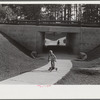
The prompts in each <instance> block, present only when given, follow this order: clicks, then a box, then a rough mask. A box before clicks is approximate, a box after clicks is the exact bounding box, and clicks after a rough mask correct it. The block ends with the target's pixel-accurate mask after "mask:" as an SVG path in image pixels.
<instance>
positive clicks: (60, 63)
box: [0, 59, 72, 85]
mask: <svg viewBox="0 0 100 100" xmlns="http://www.w3.org/2000/svg"><path fill="white" fill-rule="evenodd" d="M56 66H57V68H58V71H55V70H53V71H52V72H49V71H48V68H49V67H50V62H49V63H48V64H47V65H44V66H43V67H40V68H38V69H35V70H32V71H30V72H26V73H23V74H20V75H18V76H15V77H12V78H9V79H7V80H4V81H1V82H0V84H34V85H52V84H54V83H56V82H57V81H58V80H60V79H61V78H62V77H63V76H65V74H67V73H68V72H69V71H70V69H71V68H72V63H71V60H68V59H57V62H56Z"/></svg>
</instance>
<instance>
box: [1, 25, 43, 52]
mask: <svg viewBox="0 0 100 100" xmlns="http://www.w3.org/2000/svg"><path fill="white" fill-rule="evenodd" d="M0 31H1V32H4V33H5V34H6V35H8V36H10V37H11V38H12V39H14V40H16V41H17V42H18V43H20V44H21V45H23V46H24V47H26V48H27V49H29V50H35V51H38V52H41V51H42V47H43V46H42V45H43V42H42V41H43V39H42V35H41V33H40V32H38V31H37V28H35V27H33V26H30V25H27V26H25V25H0Z"/></svg>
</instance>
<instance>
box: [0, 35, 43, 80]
mask: <svg viewBox="0 0 100 100" xmlns="http://www.w3.org/2000/svg"><path fill="white" fill-rule="evenodd" d="M38 62H39V63H40V64H39V63H38ZM38 62H37V60H36V59H35V60H33V59H32V58H31V57H29V56H27V55H26V54H25V53H23V52H22V51H20V49H18V48H17V47H16V46H14V45H13V44H12V43H11V42H9V41H8V39H6V38H5V37H4V36H3V35H1V34H0V80H4V79H6V78H9V77H12V76H15V75H18V74H20V73H23V72H25V71H30V70H32V69H35V68H38V67H41V66H42V65H43V64H45V61H44V63H42V62H43V61H42V60H41V59H39V58H38Z"/></svg>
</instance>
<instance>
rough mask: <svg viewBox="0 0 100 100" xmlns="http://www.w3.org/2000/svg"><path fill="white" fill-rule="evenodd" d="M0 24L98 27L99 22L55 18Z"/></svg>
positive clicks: (99, 25)
mask: <svg viewBox="0 0 100 100" xmlns="http://www.w3.org/2000/svg"><path fill="white" fill-rule="evenodd" d="M0 24H13V25H44V26H45V25H46V26H77V27H81V26H82V27H100V23H84V22H80V21H56V20H12V21H8V22H4V23H0Z"/></svg>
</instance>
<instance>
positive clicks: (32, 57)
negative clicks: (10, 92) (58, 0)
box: [0, 4, 100, 86]
mask: <svg viewBox="0 0 100 100" xmlns="http://www.w3.org/2000/svg"><path fill="white" fill-rule="evenodd" d="M99 77H100V4H0V84H33V85H48V86H49V85H72V84H73V85H80V84H83V85H86V84H92V85H96V84H100V78H99Z"/></svg>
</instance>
